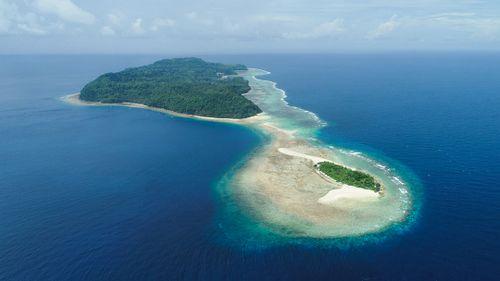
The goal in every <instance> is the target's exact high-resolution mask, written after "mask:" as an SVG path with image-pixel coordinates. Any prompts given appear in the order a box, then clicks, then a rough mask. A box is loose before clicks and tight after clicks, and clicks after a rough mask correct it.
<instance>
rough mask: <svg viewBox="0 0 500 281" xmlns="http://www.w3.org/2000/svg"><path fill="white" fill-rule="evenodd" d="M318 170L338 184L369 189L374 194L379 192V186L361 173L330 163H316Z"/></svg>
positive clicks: (371, 178)
mask: <svg viewBox="0 0 500 281" xmlns="http://www.w3.org/2000/svg"><path fill="white" fill-rule="evenodd" d="M318 168H319V170H320V171H321V172H323V173H324V174H326V175H327V176H329V177H331V178H332V179H334V180H336V181H338V182H341V183H345V184H348V185H350V186H355V187H361V188H365V189H370V190H373V191H375V192H378V191H380V184H379V183H378V182H376V181H375V179H374V178H373V177H372V176H370V175H368V174H365V173H363V172H359V171H354V170H351V169H348V168H346V167H342V166H340V165H336V164H334V163H331V162H321V163H318Z"/></svg>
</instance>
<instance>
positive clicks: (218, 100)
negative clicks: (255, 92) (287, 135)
mask: <svg viewBox="0 0 500 281" xmlns="http://www.w3.org/2000/svg"><path fill="white" fill-rule="evenodd" d="M246 69H247V68H246V66H244V65H241V64H237V65H226V64H220V63H208V62H205V61H203V60H201V59H199V58H179V59H166V60H160V61H157V62H155V63H153V64H151V65H146V66H141V67H136V68H129V69H126V70H123V71H121V72H117V73H107V74H104V75H101V76H100V77H98V78H97V79H96V80H94V81H92V82H90V83H89V84H87V85H86V86H85V87H84V88H83V89H82V90H81V92H80V98H81V99H82V100H86V101H94V102H103V103H120V102H134V103H141V104H145V105H149V106H154V107H159V108H164V109H167V110H172V111H175V112H179V113H185V114H195V115H201V116H210V117H223V118H245V117H249V116H253V115H255V114H258V113H260V112H261V110H260V108H259V107H258V106H257V105H255V104H254V103H253V102H251V101H250V100H248V99H246V98H245V97H243V96H242V94H244V93H246V92H248V91H249V90H250V86H249V85H248V81H246V80H244V79H243V78H241V77H232V76H231V75H235V74H236V71H237V70H246Z"/></svg>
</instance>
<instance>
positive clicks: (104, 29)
mask: <svg viewBox="0 0 500 281" xmlns="http://www.w3.org/2000/svg"><path fill="white" fill-rule="evenodd" d="M101 34H102V35H106V36H113V35H115V34H116V32H115V30H114V29H113V28H111V27H110V26H103V27H102V28H101Z"/></svg>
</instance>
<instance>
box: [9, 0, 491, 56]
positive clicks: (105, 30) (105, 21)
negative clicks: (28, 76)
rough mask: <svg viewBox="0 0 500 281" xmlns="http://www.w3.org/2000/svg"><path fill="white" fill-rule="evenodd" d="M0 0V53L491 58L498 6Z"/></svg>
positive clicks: (376, 1) (378, 1)
mask: <svg viewBox="0 0 500 281" xmlns="http://www.w3.org/2000/svg"><path fill="white" fill-rule="evenodd" d="M121 4H122V5H120V6H119V7H118V6H116V5H114V4H113V2H112V1H106V0H105V1H97V0H88V1H81V0H25V1H14V0H0V42H1V43H2V44H0V54H175V55H179V54H254V53H256V54H262V53H282V52H284V53H346V52H355V53H359V52H363V53H365V52H367V53H370V52H386V51H496V50H498V49H499V47H500V16H499V15H500V3H498V2H493V1H479V0H477V1H476V0H459V1H450V0H424V1H419V2H418V3H415V2H413V1H407V0H399V1H388V0H370V1H345V0H333V1H316V2H314V3H310V2H309V3H308V1H302V0H294V1H281V0H278V1H260V0H259V1H254V2H253V3H251V4H248V3H246V2H243V1H228V0H223V1H205V2H203V3H199V2H197V1H192V0H188V1H182V2H181V3H179V2H173V1H156V0H145V1H141V3H139V2H137V1H122V2H121Z"/></svg>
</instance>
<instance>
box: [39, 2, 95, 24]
mask: <svg viewBox="0 0 500 281" xmlns="http://www.w3.org/2000/svg"><path fill="white" fill-rule="evenodd" d="M34 4H35V7H36V8H37V9H38V10H40V11H41V12H43V13H47V14H53V15H56V16H58V17H59V18H60V19H62V20H64V21H67V22H73V23H81V24H92V23H94V22H95V17H94V15H92V14H91V13H89V12H87V11H85V10H83V9H82V8H80V7H78V6H77V5H75V3H73V2H71V0H35V3H34Z"/></svg>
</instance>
